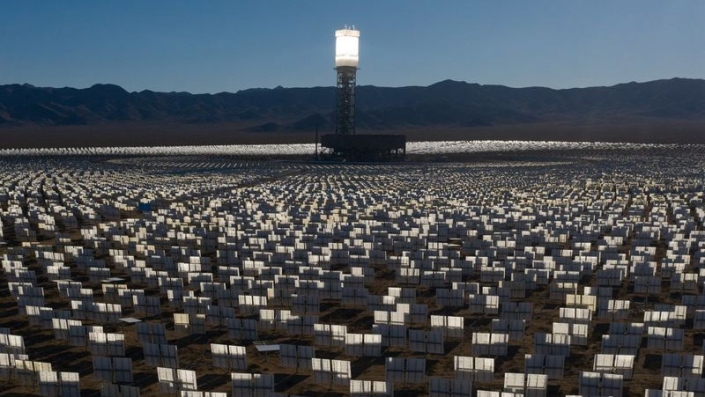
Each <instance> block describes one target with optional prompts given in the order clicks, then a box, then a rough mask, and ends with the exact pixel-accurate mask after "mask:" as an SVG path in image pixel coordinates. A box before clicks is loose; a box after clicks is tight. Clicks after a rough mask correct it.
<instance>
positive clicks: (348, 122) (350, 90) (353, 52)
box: [335, 27, 360, 135]
mask: <svg viewBox="0 0 705 397" xmlns="http://www.w3.org/2000/svg"><path fill="white" fill-rule="evenodd" d="M359 50H360V31H359V30H357V29H355V28H354V27H353V28H350V29H348V28H347V27H346V28H345V29H340V30H336V31H335V70H336V72H337V75H338V78H337V85H336V92H335V133H336V134H339V135H354V134H355V86H356V85H357V66H358V63H359V61H360V56H359V55H360V51H359Z"/></svg>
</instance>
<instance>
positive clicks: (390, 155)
mask: <svg viewBox="0 0 705 397" xmlns="http://www.w3.org/2000/svg"><path fill="white" fill-rule="evenodd" d="M359 61H360V31H359V30H357V29H355V28H347V27H346V28H345V29H340V30H336V31H335V70H336V74H337V83H336V90H335V133H334V134H326V135H323V136H322V137H321V146H322V147H323V148H324V158H327V159H329V160H342V161H391V160H402V159H403V158H404V156H405V155H406V136H404V135H381V134H362V135H357V134H356V133H355V97H356V93H355V91H356V86H357V69H358V65H359ZM316 152H318V149H316Z"/></svg>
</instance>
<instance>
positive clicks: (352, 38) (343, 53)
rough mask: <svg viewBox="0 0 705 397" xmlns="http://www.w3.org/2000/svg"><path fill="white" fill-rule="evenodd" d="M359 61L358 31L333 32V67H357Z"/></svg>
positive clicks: (342, 30)
mask: <svg viewBox="0 0 705 397" xmlns="http://www.w3.org/2000/svg"><path fill="white" fill-rule="evenodd" d="M359 60H360V31H359V30H357V29H354V28H353V29H341V30H336V31H335V67H336V68H337V67H340V66H352V67H355V68H356V67H357V65H358V63H359Z"/></svg>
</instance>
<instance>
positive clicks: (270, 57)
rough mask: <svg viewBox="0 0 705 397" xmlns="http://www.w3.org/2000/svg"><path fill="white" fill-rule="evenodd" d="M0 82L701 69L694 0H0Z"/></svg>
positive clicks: (630, 77) (269, 83) (365, 80)
mask: <svg viewBox="0 0 705 397" xmlns="http://www.w3.org/2000/svg"><path fill="white" fill-rule="evenodd" d="M0 5H2V7H1V8H0V9H1V10H2V11H1V12H0V84H15V83H19V84H22V83H29V84H32V85H35V86H48V87H76V88H85V87H90V86H91V85H93V84H96V83H111V84H117V85H120V86H122V87H123V88H125V89H127V90H128V91H142V90H145V89H148V90H153V91H166V92H170V91H188V92H192V93H217V92H223V91H227V92H236V91H238V90H243V89H248V88H274V87H276V86H283V87H311V86H333V85H335V71H334V69H333V67H334V49H335V37H334V32H335V30H336V29H340V28H343V27H344V26H346V25H348V26H350V25H354V26H355V27H356V28H357V29H359V30H360V70H359V71H358V74H357V80H358V84H359V85H377V86H386V87H398V86H407V85H429V84H433V83H435V82H438V81H442V80H446V79H452V80H459V81H467V82H470V83H479V84H500V85H507V86H510V87H529V86H543V87H551V88H558V89H560V88H574V87H587V86H606V85H614V84H618V83H625V82H630V81H650V80H657V79H665V78H673V77H685V78H705V0H659V1H657V0H570V1H569V0H531V1H526V0H485V1H479V0H357V1H340V0H227V1H226V0H222V1H220V0H209V1H196V0H193V1H184V0H168V1H167V0H119V1H118V0H100V1H96V0H71V1H52V0H2V2H1V3H0Z"/></svg>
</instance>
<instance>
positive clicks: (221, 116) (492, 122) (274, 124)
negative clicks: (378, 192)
mask: <svg viewBox="0 0 705 397" xmlns="http://www.w3.org/2000/svg"><path fill="white" fill-rule="evenodd" d="M334 90H335V89H334V87H313V88H281V87H277V88H274V89H249V90H243V91H239V92H237V93H225V92H224V93H218V94H189V93H185V92H169V93H165V92H153V91H141V92H127V91H125V90H124V89H122V88H121V87H119V86H116V85H111V84H97V85H94V86H92V87H90V88H86V89H75V88H46V87H34V86H31V85H27V84H25V85H18V84H14V85H4V86H0V126H8V127H12V126H23V125H24V126H27V125H33V126H72V125H105V124H113V123H120V122H168V123H178V124H212V123H225V122H227V123H242V125H247V127H243V128H244V129H245V130H246V131H248V132H265V133H266V132H288V131H291V132H297V131H298V132H301V131H312V130H313V129H314V128H315V126H316V125H318V126H319V127H320V128H322V129H324V130H325V129H328V130H329V129H330V128H332V125H333V105H334ZM357 98H358V99H357V106H358V113H357V126H358V128H359V129H361V130H380V131H383V130H403V129H405V128H416V127H434V126H443V127H444V128H448V127H451V128H455V127H460V128H464V127H478V126H499V125H516V124H534V123H537V124H538V123H541V124H543V123H566V124H571V125H585V124H588V125H589V124H602V123H607V124H624V123H634V122H640V123H641V122H650V121H659V122H661V121H668V120H678V121H698V122H700V121H705V80H697V79H670V80H657V81H651V82H646V83H626V84H618V85H615V86H611V87H591V88H575V89H563V90H555V89H550V88H541V87H530V88H509V87H505V86H497V85H479V84H470V83H466V82H460V81H452V80H445V81H441V82H439V83H436V84H433V85H430V86H427V87H417V86H412V87H399V88H387V87H375V86H361V87H358V96H357Z"/></svg>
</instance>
